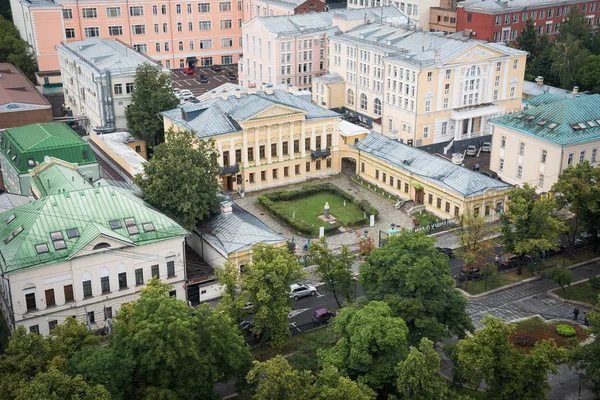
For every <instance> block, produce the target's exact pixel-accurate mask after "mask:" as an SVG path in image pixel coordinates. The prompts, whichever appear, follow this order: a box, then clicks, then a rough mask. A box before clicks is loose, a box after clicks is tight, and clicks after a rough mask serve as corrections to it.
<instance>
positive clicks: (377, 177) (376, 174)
mask: <svg viewBox="0 0 600 400" xmlns="http://www.w3.org/2000/svg"><path fill="white" fill-rule="evenodd" d="M375 179H379V170H378V169H376V170H375Z"/></svg>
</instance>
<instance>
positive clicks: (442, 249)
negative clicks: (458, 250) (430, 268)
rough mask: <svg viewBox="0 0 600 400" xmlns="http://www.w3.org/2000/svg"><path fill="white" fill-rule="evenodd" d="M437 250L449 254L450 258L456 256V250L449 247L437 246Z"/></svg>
mask: <svg viewBox="0 0 600 400" xmlns="http://www.w3.org/2000/svg"><path fill="white" fill-rule="evenodd" d="M436 249H437V251H439V252H440V253H442V254H445V255H447V256H448V257H450V258H454V250H452V249H451V248H449V247H436Z"/></svg>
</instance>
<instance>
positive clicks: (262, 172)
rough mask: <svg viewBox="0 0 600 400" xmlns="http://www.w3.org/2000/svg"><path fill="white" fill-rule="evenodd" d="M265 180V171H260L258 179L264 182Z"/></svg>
mask: <svg viewBox="0 0 600 400" xmlns="http://www.w3.org/2000/svg"><path fill="white" fill-rule="evenodd" d="M266 180H267V171H260V181H261V182H264V181H266Z"/></svg>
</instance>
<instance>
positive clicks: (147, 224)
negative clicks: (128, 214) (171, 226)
mask: <svg viewBox="0 0 600 400" xmlns="http://www.w3.org/2000/svg"><path fill="white" fill-rule="evenodd" d="M142 228H144V232H153V231H155V230H156V229H154V224H153V223H152V222H144V223H143V224H142Z"/></svg>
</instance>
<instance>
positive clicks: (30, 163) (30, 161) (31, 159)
mask: <svg viewBox="0 0 600 400" xmlns="http://www.w3.org/2000/svg"><path fill="white" fill-rule="evenodd" d="M27 166H29V167H35V161H33V158H28V159H27Z"/></svg>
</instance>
